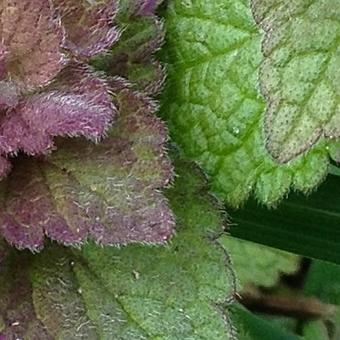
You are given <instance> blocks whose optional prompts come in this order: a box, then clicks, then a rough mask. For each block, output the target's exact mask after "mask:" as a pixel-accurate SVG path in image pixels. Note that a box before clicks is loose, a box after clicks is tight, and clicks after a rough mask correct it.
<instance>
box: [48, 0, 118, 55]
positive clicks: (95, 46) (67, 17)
mask: <svg viewBox="0 0 340 340" xmlns="http://www.w3.org/2000/svg"><path fill="white" fill-rule="evenodd" d="M53 4H54V5H55V6H56V8H57V9H58V11H59V13H60V15H61V18H62V24H63V26H64V27H65V29H66V40H65V48H67V49H69V50H70V51H71V52H72V53H73V54H75V55H78V56H84V57H91V56H93V55H96V54H98V53H100V52H103V51H104V50H106V49H107V48H109V47H110V46H111V45H112V44H113V43H114V42H116V41H117V40H118V38H119V32H118V30H117V29H116V28H115V27H114V26H113V18H114V16H115V14H116V11H117V1H116V0H104V1H101V2H99V3H95V2H94V1H86V0H80V1H79V0H53Z"/></svg>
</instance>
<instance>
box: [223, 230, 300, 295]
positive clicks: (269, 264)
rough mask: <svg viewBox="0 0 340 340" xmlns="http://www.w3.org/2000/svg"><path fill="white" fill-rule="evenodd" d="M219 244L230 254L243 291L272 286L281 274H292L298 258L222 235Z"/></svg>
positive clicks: (297, 264)
mask: <svg viewBox="0 0 340 340" xmlns="http://www.w3.org/2000/svg"><path fill="white" fill-rule="evenodd" d="M219 242H220V243H221V244H222V245H223V247H224V248H225V249H226V250H228V251H229V252H230V254H231V259H232V263H233V268H234V270H235V274H236V277H237V278H238V281H239V283H240V285H241V288H243V289H245V288H246V287H247V285H251V284H253V285H256V286H262V287H268V288H269V287H272V286H274V285H275V284H276V283H277V282H278V280H279V278H280V275H281V274H293V273H294V272H296V271H297V270H298V268H299V265H300V257H299V256H296V255H294V254H291V253H288V252H285V251H281V250H278V249H275V248H270V247H266V246H263V245H259V244H256V243H253V242H249V241H245V240H240V239H237V238H234V237H231V236H227V235H223V236H221V237H220V238H219Z"/></svg>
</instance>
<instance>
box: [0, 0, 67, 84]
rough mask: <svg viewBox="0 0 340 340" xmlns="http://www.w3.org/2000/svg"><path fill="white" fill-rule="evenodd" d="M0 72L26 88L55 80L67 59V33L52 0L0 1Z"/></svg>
mask: <svg viewBox="0 0 340 340" xmlns="http://www.w3.org/2000/svg"><path fill="white" fill-rule="evenodd" d="M0 13H1V14H0V36H1V43H2V46H1V48H0V56H1V58H0V60H1V61H0V75H1V76H2V78H4V77H5V78H7V79H13V80H15V81H16V82H19V83H22V84H23V85H24V86H25V87H27V88H35V87H37V86H39V85H43V84H46V83H47V82H49V81H50V80H52V79H53V78H54V77H55V76H56V75H57V73H58V72H59V71H60V70H61V69H62V67H63V64H64V62H65V60H64V56H63V54H62V52H61V50H60V47H61V45H62V44H63V40H64V34H63V30H62V27H61V25H60V21H59V20H57V19H56V18H55V13H54V10H53V7H52V5H51V1H49V0H40V1H39V0H20V1H16V0H7V1H2V2H1V4H0Z"/></svg>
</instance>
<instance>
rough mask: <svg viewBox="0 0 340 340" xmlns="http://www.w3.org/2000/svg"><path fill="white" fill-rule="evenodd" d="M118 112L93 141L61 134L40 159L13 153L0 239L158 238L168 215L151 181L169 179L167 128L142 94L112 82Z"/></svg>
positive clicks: (36, 243)
mask: <svg viewBox="0 0 340 340" xmlns="http://www.w3.org/2000/svg"><path fill="white" fill-rule="evenodd" d="M112 88H113V90H114V92H115V93H116V105H117V107H119V113H120V114H119V116H118V119H117V122H116V124H115V125H114V127H113V128H111V130H110V132H109V136H108V138H106V139H104V140H103V142H102V143H100V144H98V145H95V144H91V143H87V142H86V141H85V140H80V139H78V140H64V141H61V142H60V143H58V151H56V152H54V153H53V154H52V155H51V156H50V157H48V158H46V159H45V160H36V161H34V160H33V159H27V160H26V161H23V160H20V162H18V164H16V166H15V169H14V171H13V172H12V173H11V174H10V176H9V178H8V179H7V181H6V184H7V190H6V192H5V194H4V197H5V199H4V201H3V208H2V209H1V222H2V223H1V227H0V229H1V230H2V233H3V236H4V237H5V238H6V240H7V241H8V242H10V243H11V244H14V245H15V246H17V247H19V248H29V249H31V250H40V249H41V247H42V246H43V235H44V234H46V235H47V236H49V237H50V238H52V239H54V240H57V241H58V242H61V243H63V244H66V245H70V244H73V245H74V244H79V243H81V242H83V241H84V240H85V239H86V238H87V237H88V236H90V237H91V238H92V239H94V240H95V241H96V242H98V243H101V244H127V243H131V242H148V243H163V242H165V241H166V240H168V239H169V237H170V236H171V235H172V233H173V224H174V221H173V216H172V213H171V211H170V209H169V207H168V204H167V201H166V200H165V198H164V197H163V195H162V194H161V193H160V192H159V189H161V188H163V187H164V186H166V185H168V184H169V181H170V180H171V178H172V167H171V163H170V160H169V159H168V157H167V156H166V152H165V149H164V148H165V143H166V140H167V131H166V129H165V127H164V125H163V123H162V122H161V121H160V120H159V119H158V118H157V117H155V116H154V115H153V112H154V110H155V105H154V104H153V102H152V101H150V99H148V98H146V97H145V96H142V95H139V94H137V93H135V92H133V91H131V90H130V89H129V88H128V86H127V85H126V84H125V81H123V80H115V81H113V82H112Z"/></svg>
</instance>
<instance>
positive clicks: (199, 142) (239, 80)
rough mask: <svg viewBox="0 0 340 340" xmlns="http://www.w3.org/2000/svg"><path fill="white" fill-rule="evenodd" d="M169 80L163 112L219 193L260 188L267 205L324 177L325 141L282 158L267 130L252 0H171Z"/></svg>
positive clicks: (228, 195) (227, 196)
mask: <svg viewBox="0 0 340 340" xmlns="http://www.w3.org/2000/svg"><path fill="white" fill-rule="evenodd" d="M165 19H166V29H167V32H168V33H167V38H166V40H167V45H166V48H165V50H164V52H163V60H164V62H165V63H167V66H168V84H167V87H166V91H165V93H164V95H163V105H162V108H161V114H162V116H163V117H164V118H166V119H167V120H168V123H169V128H170V133H171V135H172V137H173V139H174V140H175V141H176V143H178V145H179V146H180V148H181V150H182V152H183V153H184V154H185V155H186V156H187V157H190V158H191V159H193V160H195V161H197V162H198V163H199V164H200V165H201V166H202V168H203V169H204V170H205V172H206V173H207V174H208V176H209V179H210V183H211V188H212V190H213V191H214V193H216V194H218V196H219V197H220V198H222V199H223V200H224V201H226V202H228V203H229V204H231V205H233V206H239V205H240V204H241V203H242V202H244V201H245V199H246V198H247V197H248V196H249V195H250V193H251V192H253V193H254V195H255V196H256V198H257V199H258V200H259V201H260V202H263V203H265V204H267V205H272V204H274V203H276V202H277V201H279V200H280V199H282V198H283V197H284V196H285V195H286V193H287V192H288V191H289V189H290V188H293V189H296V190H301V191H303V192H308V191H309V190H311V189H312V188H314V187H315V186H316V185H318V184H319V183H320V182H321V181H322V180H323V179H324V177H325V175H326V173H327V167H328V162H329V161H328V154H327V150H326V149H325V144H324V143H322V142H321V143H319V144H318V145H317V146H315V147H314V148H312V149H311V151H310V152H308V153H306V154H305V155H303V156H301V157H298V158H297V159H296V160H294V161H292V162H289V163H288V164H286V165H279V164H277V163H276V162H275V161H274V160H272V158H271V157H270V156H269V154H268V152H267V151H266V149H265V145H264V144H265V142H264V139H263V136H262V126H263V117H264V112H265V106H266V104H265V101H264V99H263V97H262V96H261V94H260V90H259V84H258V72H259V66H260V65H261V63H262V61H263V56H262V53H261V40H262V39H263V37H262V34H261V32H260V29H259V27H258V26H257V25H256V23H255V21H254V19H253V17H252V13H251V10H250V3H249V1H247V0H214V1H206V0H195V1H192V0H188V1H182V0H173V1H171V2H169V5H168V9H167V11H166V13H165Z"/></svg>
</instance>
